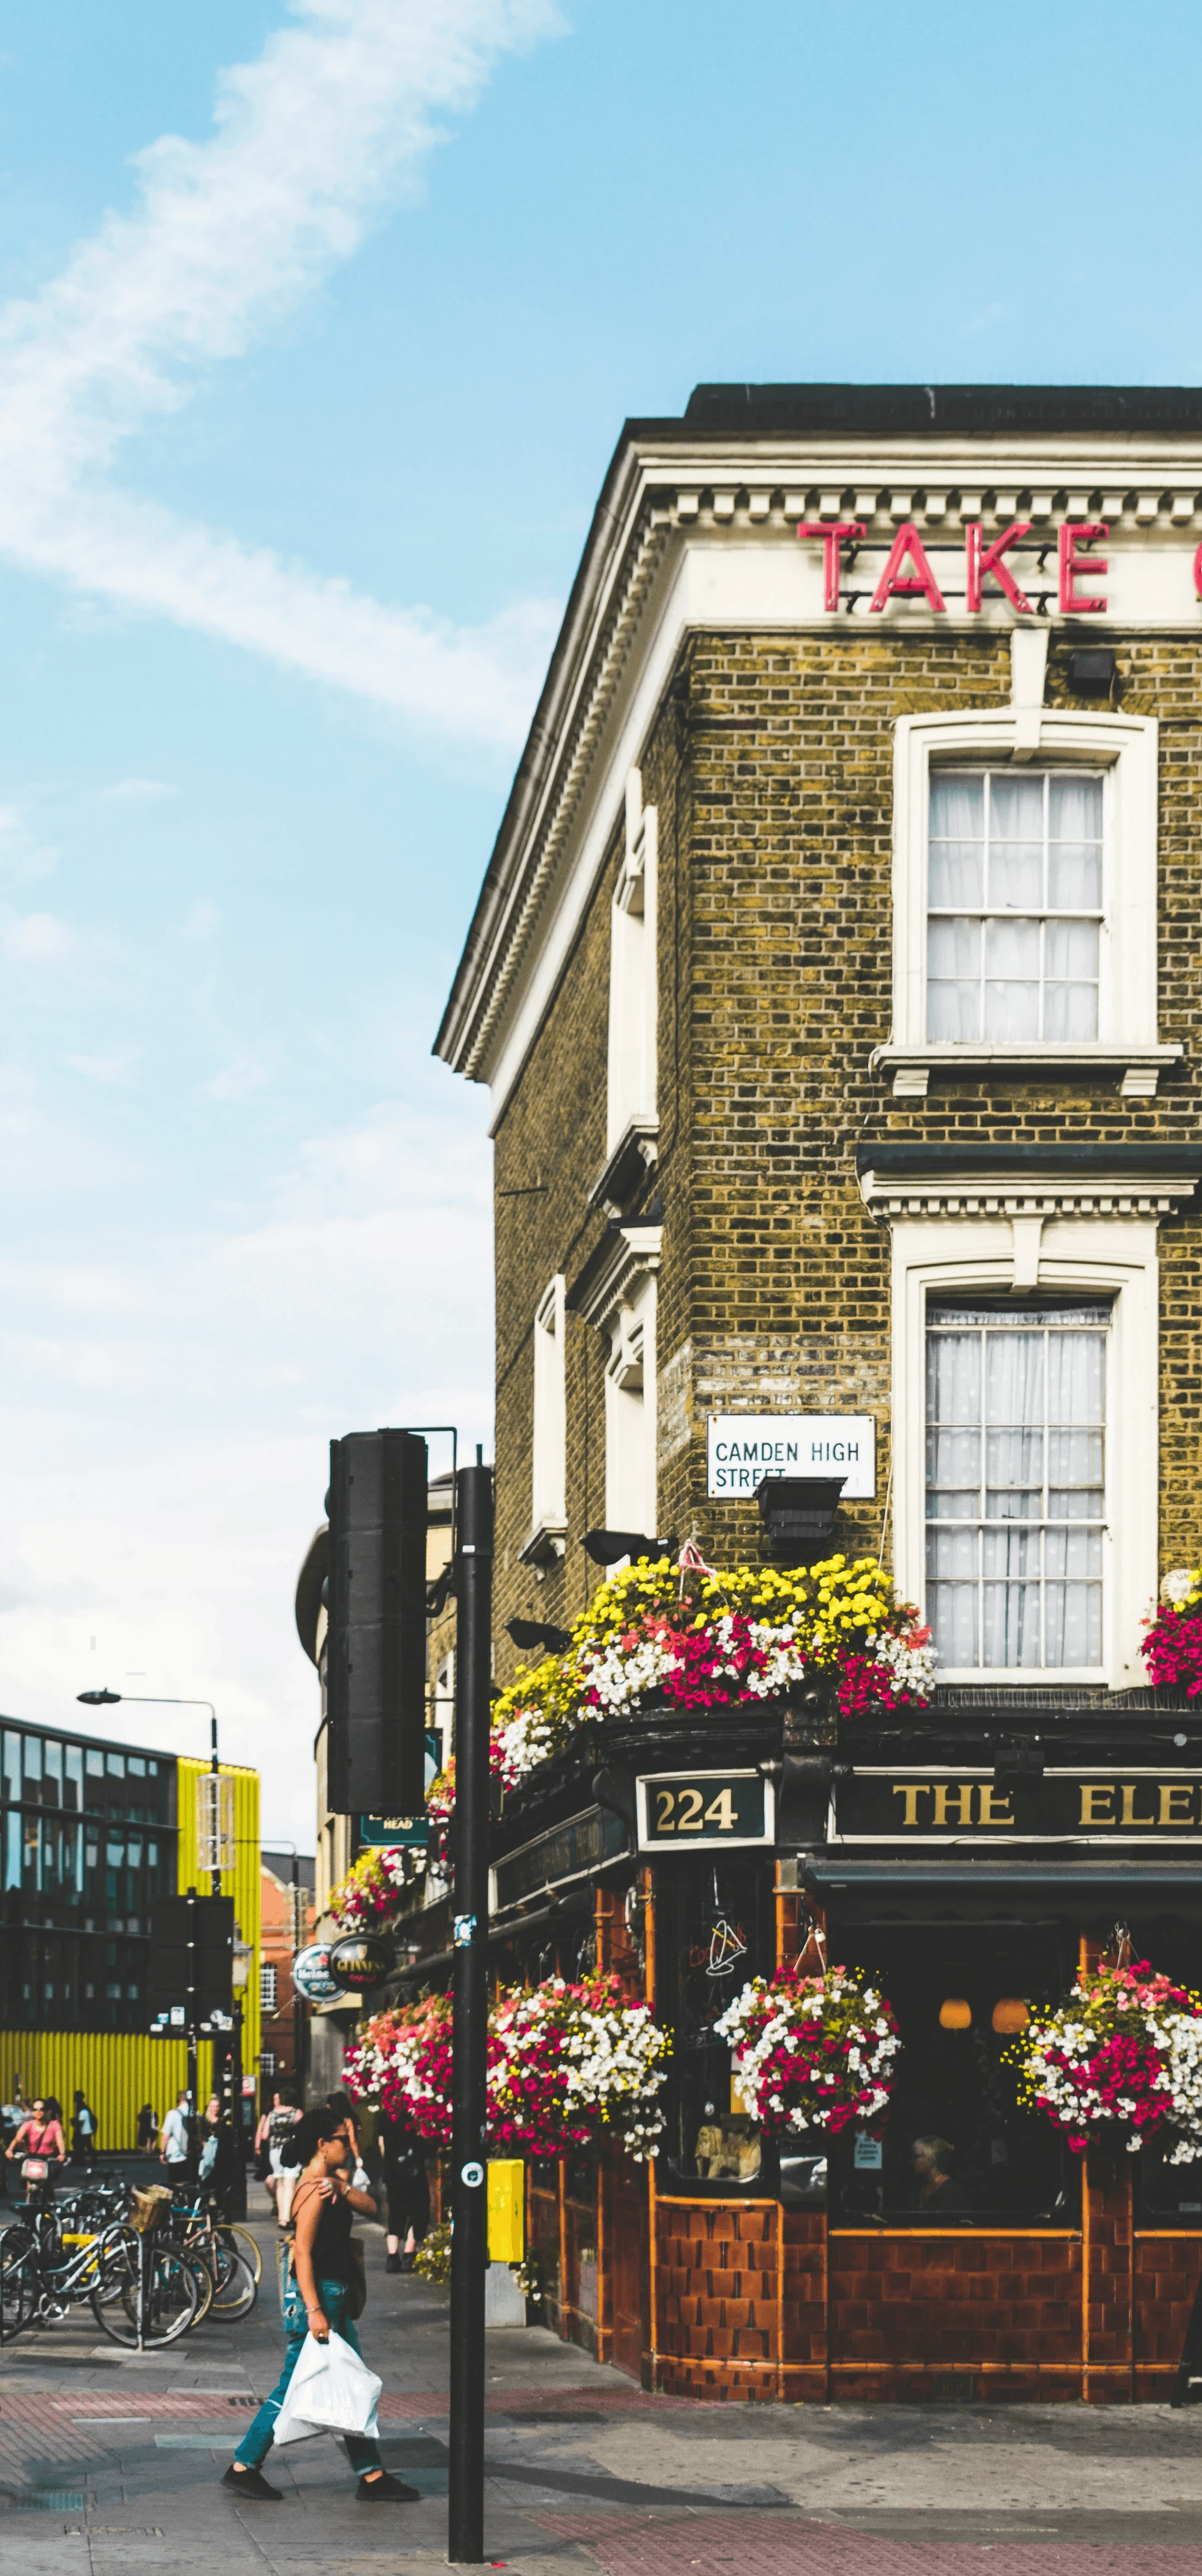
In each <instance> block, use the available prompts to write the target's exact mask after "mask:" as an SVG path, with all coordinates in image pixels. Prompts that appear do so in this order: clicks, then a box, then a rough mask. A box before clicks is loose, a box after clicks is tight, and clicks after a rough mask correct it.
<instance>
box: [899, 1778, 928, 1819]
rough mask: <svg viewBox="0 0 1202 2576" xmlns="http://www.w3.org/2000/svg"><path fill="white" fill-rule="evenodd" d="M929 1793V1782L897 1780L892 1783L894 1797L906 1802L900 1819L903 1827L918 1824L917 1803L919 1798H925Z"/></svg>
mask: <svg viewBox="0 0 1202 2576" xmlns="http://www.w3.org/2000/svg"><path fill="white" fill-rule="evenodd" d="M929 1791H930V1782H929V1781H927V1780H899V1781H896V1782H895V1783H894V1789H893V1795H894V1797H895V1798H904V1799H905V1802H906V1806H905V1813H904V1815H903V1817H902V1823H903V1825H916V1824H917V1823H918V1801H919V1799H920V1798H925V1797H927V1796H928V1794H929Z"/></svg>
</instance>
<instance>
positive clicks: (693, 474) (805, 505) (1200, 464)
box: [438, 432, 1202, 1112]
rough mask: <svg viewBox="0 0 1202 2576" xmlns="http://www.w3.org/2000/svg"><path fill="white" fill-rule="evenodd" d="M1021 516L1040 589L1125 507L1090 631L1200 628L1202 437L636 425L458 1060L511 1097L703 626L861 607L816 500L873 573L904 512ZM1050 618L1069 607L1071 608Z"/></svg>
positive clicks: (487, 922) (953, 526)
mask: <svg viewBox="0 0 1202 2576" xmlns="http://www.w3.org/2000/svg"><path fill="white" fill-rule="evenodd" d="M1016 515H1017V516H1022V517H1025V518H1029V519H1031V521H1032V522H1033V536H1035V537H1037V538H1038V537H1041V536H1044V535H1045V534H1046V537H1047V541H1048V546H1049V550H1050V552H1049V560H1048V564H1047V566H1046V567H1045V570H1044V573H1043V575H1042V576H1041V577H1040V578H1039V580H1038V582H1037V575H1036V571H1035V570H1034V569H1032V571H1031V582H1032V587H1033V589H1034V588H1035V587H1039V588H1040V589H1041V590H1042V592H1043V593H1045V594H1046V592H1047V591H1048V590H1049V589H1051V590H1053V591H1054V587H1055V566H1054V554H1055V540H1056V532H1057V528H1058V527H1059V525H1060V524H1061V523H1062V522H1063V521H1064V520H1065V519H1080V518H1095V517H1096V518H1101V519H1104V520H1105V521H1106V522H1107V523H1108V526H1109V529H1110V536H1109V538H1108V540H1107V546H1108V548H1109V556H1110V573H1109V576H1108V580H1107V596H1108V600H1109V603H1110V605H1109V611H1108V616H1107V617H1106V618H1095V619H1091V620H1090V622H1089V628H1083V627H1080V626H1078V627H1077V628H1076V631H1077V632H1078V633H1088V632H1089V631H1091V630H1092V631H1100V632H1102V633H1105V631H1106V630H1107V627H1108V626H1111V625H1120V626H1122V627H1124V628H1126V629H1128V630H1143V631H1147V632H1158V631H1167V630H1171V629H1177V630H1182V631H1186V632H1191V633H1194V632H1200V631H1202V608H1200V606H1199V603H1198V600H1197V596H1196V593H1195V587H1194V581H1193V556H1194V550H1195V547H1196V545H1197V543H1198V537H1199V534H1200V533H1202V436H1197V437H1194V436H1184V435H1180V436H1171V437H1170V436H1164V437H1156V436H1152V435H1148V434H1129V433H1126V432H1117V433H1115V434H1114V435H1113V436H1112V437H1103V436H1101V435H1099V434H1097V433H1091V434H1089V435H1084V434H1083V435H1080V436H1069V435H1062V436H1057V437H1047V436H1039V437H1035V436H1022V435H1017V434H1010V435H1006V436H982V437H980V438H978V439H967V438H965V437H963V436H946V437H945V436H930V437H924V438H922V439H921V440H916V439H914V438H911V437H904V438H902V437H899V438H898V439H897V440H895V441H890V440H888V439H882V438H880V437H877V436H872V437H867V436H856V435H848V436H846V437H841V438H839V439H838V440H832V439H813V438H807V439H800V438H799V439H796V440H790V439H781V438H779V437H775V438H772V439H765V438H757V437H756V436H754V435H751V434H748V433H743V434H740V435H739V436H738V437H731V438H725V439H723V438H718V439H715V438H707V439H704V440H698V441H697V443H696V444H695V445H693V444H692V443H686V442H684V441H681V442H679V443H678V442H676V441H672V442H671V443H664V444H662V445H661V444H657V443H656V442H655V441H654V440H653V439H652V440H648V441H646V442H645V443H642V444H640V445H634V444H632V446H631V447H630V448H629V449H628V450H627V451H626V453H625V455H624V457H623V458H622V460H621V463H620V467H619V469H618V470H617V472H616V474H615V476H614V478H613V482H612V488H610V489H607V494H606V506H605V507H604V508H603V509H602V510H599V512H598V515H597V519H596V520H595V521H594V527H593V531H592V534H591V536H590V541H589V547H588V550H587V552H586V556H585V560H584V563H583V564H582V567H581V572H580V575H579V576H578V580H577V583H576V587H575V590H574V592H573V598H572V603H571V608H570V610H569V614H568V617H567V618H566V619H565V625H564V629H563V632H562V633H561V636H560V639H559V642H558V644H557V646H556V651H555V655H554V657H553V661H552V665H551V670H550V673H549V676H548V681H547V685H546V687H545V689H544V692H543V697H542V700H541V701H540V707H539V713H538V717H537V719H536V723H535V726H534V728H533V729H532V733H531V737H530V741H529V743H528V745H527V750H526V754H525V756H524V759H523V762H522V765H521V768H520V770H519V773H518V780H517V782H516V784H515V789H514V794H513V796H512V797H511V800H510V809H509V812H508V813H507V817H506V823H505V826H504V827H503V831H502V835H501V838H500V840H499V841H498V845H497V850H496V852H495V853H494V858H493V863H492V865H491V867H490V870H489V873H488V877H487V878H486V881H485V889H484V892H483V893H482V896H481V901H480V904H479V905H478V907H477V917H476V922H475V924H474V925H473V931H472V935H471V938H470V940H469V943H468V947H467V949H466V950H465V953H464V959H463V962H462V964H461V966H460V969H459V973H458V975H457V977H456V981H455V986H454V988H453V991H452V994H451V997H450V1000H449V1002H448V1006H447V1012H446V1016H445V1018H444V1022H443V1028H442V1030H441V1032H440V1036H439V1040H438V1051H439V1052H440V1053H441V1054H442V1055H443V1056H444V1057H445V1059H446V1061H448V1062H449V1063H451V1064H452V1065H454V1066H455V1068H456V1069H457V1070H458V1071H460V1072H462V1073H465V1074H467V1075H468V1076H469V1077H470V1078H472V1079H475V1080H486V1081H489V1082H491V1084H492V1086H493V1091H494V1099H495V1104H496V1108H497V1110H498V1112H499V1110H500V1109H501V1108H502V1107H503V1105H504V1101H505V1098H506V1097H507V1095H508V1092H509V1090H510V1089H511V1087H512V1084H513V1081H514V1080H515V1079H516V1076H517V1074H518V1072H519V1071H520V1068H521V1064H522V1062H523V1061H524V1059H525V1056H526V1054H527V1053H528V1051H529V1047H530V1044H531V1043H532V1041H533V1037H534V1035H535V1034H536V1031H537V1028H538V1026H539V1024H540V1022H541V1018H542V1016H543V1014H544V1012H545V1010H546V1008H547V1005H548V1003H549V1000H550V998H551V995H552V993H553V991H554V988H555V984H556V981H557V978H558V975H559V973H560V972H561V971H562V966H563V963H564V962H565V960H566V957H567V955H568V953H569V952H570V947H571V942H572V940H573V938H574V937H575V934H576V930H577V928H578V926H579V923H580V920H581V919H582V917H583V911H584V908H585V906H586V904H587V901H588V899H589V896H590V894H591V892H592V889H593V886H594V885H595V882H596V876H597V872H598V870H599V868H600V867H601V865H602V864H603V861H604V855H605V850H606V848H607V846H608V842H609V839H610V837H611V835H612V832H613V831H614V829H615V828H616V826H617V822H618V819H619V815H620V811H621V806H622V799H623V794H624V787H625V773H626V770H627V768H629V767H630V766H632V765H637V763H638V760H639V757H640V755H641V753H642V751H643V748H644V746H645V742H646V738H647V735H648V732H649V731H650V728H651V726H652V724H653V723H654V720H655V716H656V712H657V709H658V706H659V703H660V699H661V697H662V695H663V691H664V688H665V686H666V684H667V680H668V678H669V677H670V676H671V668H672V664H673V662H674V659H675V656H676V654H677V653H678V651H679V649H680V646H681V643H682V642H683V640H684V638H685V636H686V635H687V634H688V633H689V632H690V631H698V630H702V631H704V630H705V629H707V628H710V629H712V628H713V627H714V626H716V625H721V624H729V623H731V622H732V621H737V622H738V623H739V624H740V625H741V626H743V627H745V628H749V629H759V630H760V631H763V630H765V629H776V628H783V629H785V630H788V631H801V630H806V629H809V630H818V631H826V632H831V631H832V630H834V631H835V632H838V631H839V627H840V623H841V622H842V623H843V624H844V625H846V624H847V623H848V622H849V621H848V618H847V615H846V612H842V613H841V616H840V615H837V616H828V615H826V614H825V613H824V609H823V601H822V579H821V548H819V547H813V546H808V545H802V546H799V545H798V543H797V538H796V529H797V524H798V521H799V520H801V519H818V520H822V519H836V518H839V517H843V516H848V517H855V518H856V519H858V520H860V521H861V522H862V524H863V525H864V528H865V540H864V545H863V549H862V556H863V565H864V572H865V574H867V572H868V570H869V569H870V568H871V570H872V574H873V579H874V580H875V578H876V574H877V572H879V558H880V554H881V550H882V549H883V548H884V547H885V546H887V545H888V544H889V543H890V542H891V539H892V536H893V534H894V533H895V531H896V528H897V526H898V525H899V524H900V523H901V521H902V520H904V519H910V520H912V521H913V523H914V524H915V525H916V526H918V527H920V528H922V529H923V531H924V533H925V537H926V540H927V542H929V543H930V544H931V545H933V546H934V545H940V544H942V545H947V546H950V547H953V548H954V549H956V550H957V551H958V550H959V548H960V546H961V543H962V532H963V526H964V523H965V521H966V520H968V519H972V518H979V519H980V520H981V521H982V522H983V524H984V525H985V527H986V528H987V529H988V528H991V527H998V526H1003V525H1005V524H1007V523H1008V522H1009V520H1010V519H1011V518H1012V517H1014V516H1016ZM952 559H953V558H952V557H950V556H948V555H940V556H939V558H938V564H939V566H940V567H949V568H950V564H951V561H952ZM1033 560H1034V559H1032V562H1033ZM864 586H865V585H864V582H863V581H861V584H860V587H861V590H863V588H864ZM949 586H954V585H950V584H949ZM864 607H865V601H864V599H863V597H862V598H861V601H860V605H859V609H858V611H857V612H853V618H854V619H855V622H858V623H860V624H865V623H866V620H865V617H864ZM873 622H874V625H879V626H880V627H881V628H882V629H889V628H893V629H896V628H898V627H903V628H906V629H912V630H919V629H923V628H926V629H927V630H928V631H929V625H930V612H929V610H928V609H927V607H926V603H925V602H917V603H916V602H913V601H910V600H904V599H899V600H894V601H891V602H890V605H889V607H888V609H887V611H886V613H885V615H884V616H883V617H881V618H880V619H879V620H874V621H873ZM1012 622H1013V621H1012V617H1011V612H1010V610H1009V608H1008V606H1007V605H1006V603H1005V601H1004V600H1002V599H1001V598H1000V597H998V598H997V599H996V600H992V599H991V601H990V603H989V605H988V607H987V609H986V610H985V612H984V613H983V614H982V615H980V616H977V617H974V618H967V617H965V616H964V615H963V613H962V612H959V611H958V610H957V608H956V606H955V604H954V603H949V614H948V616H947V617H946V619H940V620H939V625H940V627H941V629H942V631H943V632H945V633H948V632H965V631H968V632H974V633H981V632H987V631H989V629H990V628H995V629H997V630H1001V631H1006V630H1008V629H1009V628H1010V626H1011V624H1012ZM1048 622H1049V624H1051V625H1055V624H1057V623H1058V622H1061V621H1059V620H1058V619H1057V616H1056V613H1055V610H1054V609H1053V610H1052V612H1051V614H1050V616H1049V621H1048ZM586 850H587V857H585V853H586ZM582 860H584V864H581V862H582Z"/></svg>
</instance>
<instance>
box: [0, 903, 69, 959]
mask: <svg viewBox="0 0 1202 2576" xmlns="http://www.w3.org/2000/svg"><path fill="white" fill-rule="evenodd" d="M0 939H2V940H3V945H4V954H5V956H6V957H10V958H14V959H22V960H28V961H30V962H31V963H33V964H35V965H42V964H46V963H53V962H54V961H55V960H57V959H58V958H60V957H66V956H69V954H70V952H71V950H72V949H73V948H74V946H75V934H74V931H72V930H71V929H70V928H69V927H68V924H67V923H66V922H65V921H60V920H59V919H58V918H57V916H56V914H54V913H53V912H29V913H26V914H24V916H23V917H21V918H20V919H17V920H14V921H6V922H5V924H4V926H3V929H2V930H0Z"/></svg>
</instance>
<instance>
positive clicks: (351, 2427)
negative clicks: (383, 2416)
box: [272, 2330, 384, 2445]
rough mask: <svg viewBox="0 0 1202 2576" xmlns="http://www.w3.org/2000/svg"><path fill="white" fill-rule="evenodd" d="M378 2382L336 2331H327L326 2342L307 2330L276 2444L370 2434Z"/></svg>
mask: <svg viewBox="0 0 1202 2576" xmlns="http://www.w3.org/2000/svg"><path fill="white" fill-rule="evenodd" d="M383 2385H384V2382H383V2380H382V2379H377V2378H376V2375H375V2372H374V2371H372V2370H369V2369H368V2367H367V2364H366V2362H365V2361H361V2360H360V2358H359V2355H358V2353H357V2352H353V2351H352V2349H351V2346H350V2345H349V2343H345V2342H344V2341H343V2338H342V2336H341V2335H340V2334H335V2333H334V2332H333V2331H332V2330H331V2334H330V2340H329V2342H328V2343H319V2342H318V2340H317V2337H316V2335H311V2334H310V2335H306V2336H305V2340H304V2343H303V2345H302V2347H301V2353H300V2358H299V2360H298V2362H297V2365H296V2368H295V2370H294V2371H293V2373H292V2377H291V2379H290V2380H289V2382H288V2386H287V2389H286V2390H285V2393H284V2403H283V2405H282V2406H281V2408H280V2411H279V2414H278V2415H277V2417H276V2423H275V2432H274V2434H273V2436H272V2439H273V2440H274V2441H275V2443H276V2444H277V2445H279V2444H282V2443H284V2442H304V2441H307V2440H308V2438H309V2435H310V2434H311V2433H363V2434H366V2435H368V2436H369V2437H372V2438H374V2436H375V2434H376V2433H377V2431H378V2429H379V2428H378V2425H377V2422H376V2409H377V2407H378V2405H379V2403H380V2391H381V2389H382V2388H383Z"/></svg>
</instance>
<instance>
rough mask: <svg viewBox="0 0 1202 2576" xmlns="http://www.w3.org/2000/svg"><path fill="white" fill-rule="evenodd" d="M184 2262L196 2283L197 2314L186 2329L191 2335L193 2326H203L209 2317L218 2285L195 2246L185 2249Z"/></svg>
mask: <svg viewBox="0 0 1202 2576" xmlns="http://www.w3.org/2000/svg"><path fill="white" fill-rule="evenodd" d="M183 2260H184V2262H185V2263H186V2264H187V2266H188V2269H189V2271H190V2272H191V2273H192V2275H193V2277H194V2279H195V2282H196V2314H195V2316H194V2317H193V2318H192V2319H191V2320H190V2323H189V2325H188V2326H187V2327H185V2329H184V2331H185V2333H190V2332H191V2328H192V2326H198V2325H201V2324H203V2321H204V2319H205V2318H206V2317H207V2315H208V2313H209V2310H210V2308H211V2307H212V2305H213V2301H214V2298H215V2297H216V2294H217V2283H216V2281H215V2280H214V2278H213V2275H212V2273H211V2271H210V2270H209V2266H208V2264H207V2262H206V2260H205V2258H204V2255H203V2254H198V2253H197V2251H196V2248H195V2246H192V2245H190V2246H188V2247H186V2248H185V2250H184V2255H183Z"/></svg>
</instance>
